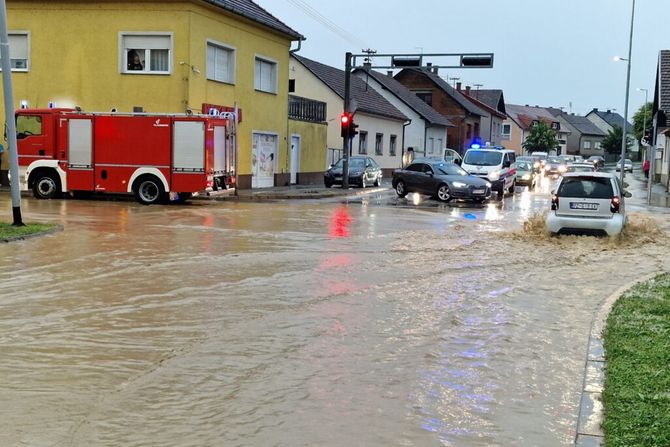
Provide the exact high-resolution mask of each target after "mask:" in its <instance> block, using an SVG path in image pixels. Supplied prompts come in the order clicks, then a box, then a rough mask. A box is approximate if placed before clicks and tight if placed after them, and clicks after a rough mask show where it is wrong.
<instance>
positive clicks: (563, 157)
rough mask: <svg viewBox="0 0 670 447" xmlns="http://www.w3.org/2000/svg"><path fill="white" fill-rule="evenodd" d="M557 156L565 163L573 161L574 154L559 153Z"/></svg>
mask: <svg viewBox="0 0 670 447" xmlns="http://www.w3.org/2000/svg"><path fill="white" fill-rule="evenodd" d="M558 157H559V158H560V159H561V160H563V161H564V162H565V164H566V165H568V164H570V163H574V162H575V156H574V155H559V156H558Z"/></svg>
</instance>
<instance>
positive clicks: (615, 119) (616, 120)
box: [586, 109, 633, 130]
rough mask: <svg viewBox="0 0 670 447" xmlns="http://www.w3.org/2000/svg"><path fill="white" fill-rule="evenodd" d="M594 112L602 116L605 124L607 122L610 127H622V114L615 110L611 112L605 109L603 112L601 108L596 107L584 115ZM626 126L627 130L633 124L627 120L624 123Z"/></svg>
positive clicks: (631, 127) (630, 128)
mask: <svg viewBox="0 0 670 447" xmlns="http://www.w3.org/2000/svg"><path fill="white" fill-rule="evenodd" d="M592 113H593V114H595V115H598V116H599V117H600V118H602V119H603V120H604V121H605V122H606V123H607V124H609V125H610V126H611V127H614V126H619V127H621V128H622V129H623V121H624V119H623V116H621V115H619V114H618V113H616V112H612V111H611V110H607V111H605V112H603V111H602V110H598V109H593V110H591V111H590V112H589V113H587V114H586V116H589V115H590V114H592ZM626 128H627V129H629V130H632V129H633V125H632V124H631V123H630V122H629V123H628V124H627V125H626Z"/></svg>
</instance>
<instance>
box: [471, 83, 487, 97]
mask: <svg viewBox="0 0 670 447" xmlns="http://www.w3.org/2000/svg"><path fill="white" fill-rule="evenodd" d="M472 85H473V86H474V87H477V96H476V98H477V99H479V87H484V84H472Z"/></svg>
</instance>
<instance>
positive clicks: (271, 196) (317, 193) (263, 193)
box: [193, 185, 390, 201]
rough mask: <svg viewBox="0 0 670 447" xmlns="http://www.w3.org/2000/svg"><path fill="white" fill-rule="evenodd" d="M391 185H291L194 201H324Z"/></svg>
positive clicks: (210, 195) (204, 196)
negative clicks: (341, 186) (360, 186)
mask: <svg viewBox="0 0 670 447" xmlns="http://www.w3.org/2000/svg"><path fill="white" fill-rule="evenodd" d="M389 188H390V185H382V186H379V187H368V188H365V189H362V188H358V187H350V188H349V189H342V188H340V187H338V186H333V187H332V188H326V187H325V186H323V185H291V186H275V187H271V188H257V189H241V190H239V191H237V194H236V193H235V190H234V189H229V190H225V191H216V192H210V193H201V194H200V195H198V196H196V197H194V198H193V200H216V201H226V200H244V201H254V200H289V199H291V200H293V199H324V198H332V197H345V196H360V195H366V194H373V193H380V192H384V191H388V190H389Z"/></svg>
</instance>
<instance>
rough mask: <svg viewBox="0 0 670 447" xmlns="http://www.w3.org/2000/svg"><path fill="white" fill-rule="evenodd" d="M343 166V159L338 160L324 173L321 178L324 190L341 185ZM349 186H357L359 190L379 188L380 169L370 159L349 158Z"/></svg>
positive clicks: (362, 157) (380, 179)
mask: <svg viewBox="0 0 670 447" xmlns="http://www.w3.org/2000/svg"><path fill="white" fill-rule="evenodd" d="M343 164H344V159H342V158H340V159H339V160H338V161H337V163H335V164H334V165H331V166H330V169H328V170H327V171H326V173H325V174H324V176H323V183H324V184H325V185H326V188H330V187H331V186H333V185H341V184H342V172H343V170H342V166H343ZM349 184H350V185H358V186H360V187H361V188H365V187H366V186H368V185H375V186H380V185H381V184H382V169H381V168H380V167H379V165H378V164H377V162H376V161H374V159H372V158H370V157H365V156H361V157H349Z"/></svg>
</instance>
